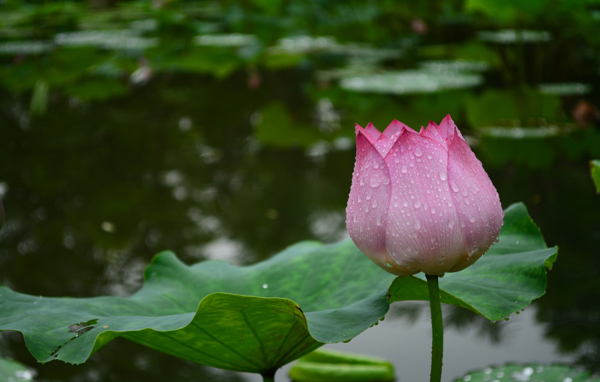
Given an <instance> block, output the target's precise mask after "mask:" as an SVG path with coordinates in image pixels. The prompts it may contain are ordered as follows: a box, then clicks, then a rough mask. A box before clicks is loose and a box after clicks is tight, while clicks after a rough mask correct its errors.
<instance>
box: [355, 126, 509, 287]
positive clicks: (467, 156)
mask: <svg viewBox="0 0 600 382" xmlns="http://www.w3.org/2000/svg"><path fill="white" fill-rule="evenodd" d="M503 217H504V212H503V211H502V207H501V205H500V199H499V197H498V192H497V191H496V188H494V185H493V184H492V182H491V181H490V178H489V177H488V175H487V174H486V172H485V171H484V169H483V167H482V166H481V162H480V161H479V160H478V159H477V158H476V157H475V154H473V152H472V151H471V148H470V147H469V145H467V143H466V142H465V140H464V138H463V137H462V135H461V133H460V131H459V130H458V128H457V127H456V125H455V124H454V122H453V121H452V118H450V115H448V116H446V118H444V119H443V120H442V122H441V123H440V125H439V126H438V125H437V124H435V123H434V122H429V125H428V126H427V128H426V129H423V128H421V131H420V132H419V133H417V132H415V131H413V130H411V129H410V128H408V127H407V126H406V125H404V124H403V123H401V122H398V121H397V120H394V121H392V123H391V124H390V125H389V126H388V127H387V128H386V129H385V131H384V132H383V133H380V132H379V131H378V130H377V129H376V128H375V126H373V125H372V124H371V123H369V124H368V125H367V128H366V129H363V128H362V127H360V126H359V125H356V163H355V165H354V174H353V175H352V187H351V189H350V198H349V200H348V207H347V208H346V227H347V228H348V232H349V233H350V237H351V238H352V240H353V241H354V243H355V244H356V245H357V246H358V248H360V250H361V251H362V252H364V253H365V254H366V255H367V256H368V257H369V258H370V259H371V260H372V261H373V262H375V264H377V265H379V266H380V267H381V268H383V269H385V270H386V271H388V272H390V273H393V274H395V275H398V276H408V275H412V274H415V273H418V272H421V271H422V272H424V273H426V274H429V275H439V276H443V275H444V273H445V272H456V271H460V270H462V269H464V268H466V267H468V266H469V265H471V264H473V263H474V262H475V261H477V259H479V258H480V257H481V256H482V255H483V254H484V253H485V252H486V251H487V250H488V248H489V247H490V246H491V245H492V244H493V243H494V242H495V241H496V239H497V237H498V234H499V233H500V228H501V227H502V224H503V222H502V218H503Z"/></svg>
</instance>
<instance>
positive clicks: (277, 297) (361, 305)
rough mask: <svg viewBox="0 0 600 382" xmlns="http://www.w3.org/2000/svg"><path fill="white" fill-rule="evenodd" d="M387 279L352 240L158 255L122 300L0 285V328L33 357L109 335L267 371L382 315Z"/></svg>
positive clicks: (76, 352)
mask: <svg viewBox="0 0 600 382" xmlns="http://www.w3.org/2000/svg"><path fill="white" fill-rule="evenodd" d="M393 279H394V276H393V275H389V274H387V273H386V272H383V271H381V269H379V268H378V267H377V266H375V265H374V264H373V263H371V261H370V260H368V259H367V258H366V256H364V255H363V254H362V253H361V252H360V251H359V250H358V248H356V246H355V245H354V244H353V243H352V241H350V240H346V241H343V242H340V243H337V244H333V245H322V244H320V243H316V242H302V243H299V244H296V245H294V246H292V247H290V248H288V249H286V250H284V251H283V252H281V253H279V254H278V255H276V256H274V257H273V258H271V259H269V260H267V261H265V262H262V263H258V264H255V265H252V266H248V267H239V268H238V267H234V266H232V265H230V264H228V263H226V262H223V261H205V262H201V263H198V264H196V265H194V266H187V265H185V264H183V263H182V262H180V261H179V260H178V259H177V258H176V257H175V255H174V254H172V253H170V252H164V253H161V254H159V255H158V256H156V257H155V258H154V260H153V261H152V263H151V264H150V265H149V266H148V268H147V269H146V271H145V282H144V286H143V287H142V289H141V290H140V291H138V292H137V293H136V294H134V295H133V296H131V297H130V298H120V297H96V298H77V299H75V298H43V297H39V296H29V295H24V294H20V293H16V292H14V291H11V290H10V289H8V288H6V287H0V331H2V330H15V331H19V332H21V333H23V336H24V338H25V343H26V345H27V347H28V348H29V350H30V352H31V353H32V354H33V356H34V357H35V358H36V359H37V360H39V361H41V362H48V361H51V360H54V359H59V360H62V361H65V362H69V363H74V364H78V363H82V362H85V361H86V360H87V359H88V358H89V357H90V355H91V354H93V353H94V352H96V351H97V350H98V349H100V348H101V347H102V346H103V345H105V344H106V343H108V342H109V341H111V340H113V339H114V338H116V337H123V338H126V339H129V340H131V341H134V342H137V343H140V344H142V345H145V346H148V347H150V348H153V349H156V350H159V351H162V352H165V353H167V354H171V355H174V356H176V357H180V358H183V359H186V360H189V361H193V362H197V363H202V364H205V365H210V366H214V367H218V368H222V369H228V370H237V371H245V372H254V373H261V374H265V373H267V374H268V373H270V372H273V371H274V370H275V369H277V368H279V367H281V366H282V365H285V364H287V363H289V362H291V361H293V360H295V359H297V358H299V357H301V356H302V355H304V354H307V353H309V352H311V351H313V350H315V349H316V348H318V347H319V346H321V345H322V344H323V343H328V342H341V341H346V340H349V339H351V338H353V337H355V336H356V335H358V334H359V333H361V332H362V331H364V330H365V329H367V328H368V327H370V326H371V325H373V324H374V323H376V322H377V321H378V320H379V319H380V318H381V317H383V316H384V315H385V314H386V313H387V311H388V309H389V305H388V303H387V298H386V294H387V289H388V287H389V285H390V284H391V282H392V280H393Z"/></svg>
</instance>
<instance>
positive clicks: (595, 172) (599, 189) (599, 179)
mask: <svg viewBox="0 0 600 382" xmlns="http://www.w3.org/2000/svg"><path fill="white" fill-rule="evenodd" d="M590 169H591V171H592V179H593V180H594V185H595V186H596V193H597V194H600V160H593V161H590ZM1 207H2V205H0V208H1Z"/></svg>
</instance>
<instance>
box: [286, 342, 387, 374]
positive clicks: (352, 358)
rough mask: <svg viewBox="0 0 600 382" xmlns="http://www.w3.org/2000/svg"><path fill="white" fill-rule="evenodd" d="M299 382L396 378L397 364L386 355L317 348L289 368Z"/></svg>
mask: <svg viewBox="0 0 600 382" xmlns="http://www.w3.org/2000/svg"><path fill="white" fill-rule="evenodd" d="M289 375H290V377H291V378H292V380H294V381H297V382H336V381H342V382H351V381H354V382H378V381H379V382H384V381H393V380H394V379H395V378H394V365H392V363H391V362H390V361H388V360H386V359H383V358H377V357H369V356H364V355H361V354H353V353H346V352H340V351H335V350H323V349H318V350H315V351H314V352H312V353H310V354H307V355H305V356H304V357H302V358H300V359H299V360H298V362H297V363H296V364H295V365H294V366H293V367H292V368H291V369H290V372H289Z"/></svg>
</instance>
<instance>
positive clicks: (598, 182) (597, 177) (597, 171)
mask: <svg viewBox="0 0 600 382" xmlns="http://www.w3.org/2000/svg"><path fill="white" fill-rule="evenodd" d="M590 170H591V171H592V180H593V181H594V185H595V186H596V193H597V194H600V160H593V161H590Z"/></svg>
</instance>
